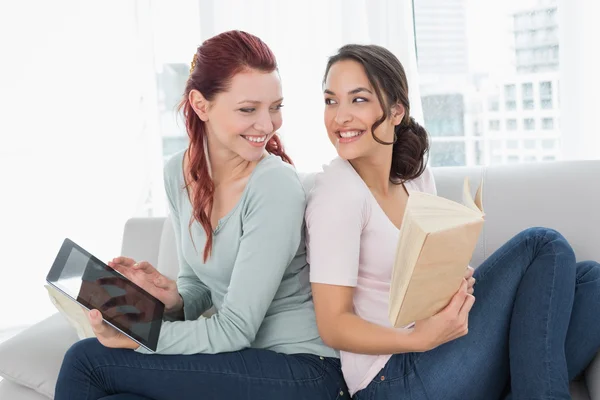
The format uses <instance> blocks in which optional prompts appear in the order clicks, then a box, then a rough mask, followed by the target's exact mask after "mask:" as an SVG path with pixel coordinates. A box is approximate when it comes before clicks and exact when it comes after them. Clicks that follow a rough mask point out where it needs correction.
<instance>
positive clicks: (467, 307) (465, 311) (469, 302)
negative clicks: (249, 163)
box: [458, 294, 475, 321]
mask: <svg viewBox="0 0 600 400" xmlns="http://www.w3.org/2000/svg"><path fill="white" fill-rule="evenodd" d="M473 304H475V296H473V295H471V294H467V296H466V298H465V301H464V303H463V304H462V307H461V308H460V311H459V313H458V317H459V320H460V321H467V320H468V318H469V312H470V311H471V308H472V307H473Z"/></svg>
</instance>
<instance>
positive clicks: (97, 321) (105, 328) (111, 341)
mask: <svg viewBox="0 0 600 400" xmlns="http://www.w3.org/2000/svg"><path fill="white" fill-rule="evenodd" d="M87 315H88V320H89V321H90V324H91V325H92V329H93V330H94V334H95V335H96V338H98V341H99V342H100V343H102V345H104V346H105V347H110V348H112V349H132V350H135V349H137V348H138V347H139V346H140V345H139V344H137V343H136V342H134V341H133V340H132V339H130V338H128V337H127V336H125V335H124V334H122V333H121V332H119V331H118V330H116V329H115V328H113V327H112V326H110V325H108V324H106V323H104V321H102V314H100V311H98V310H92V311H90V312H88V313H87Z"/></svg>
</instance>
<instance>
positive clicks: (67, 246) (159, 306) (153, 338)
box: [46, 238, 165, 352]
mask: <svg viewBox="0 0 600 400" xmlns="http://www.w3.org/2000/svg"><path fill="white" fill-rule="evenodd" d="M73 249H76V250H78V251H80V252H81V253H82V254H84V255H85V256H86V257H89V258H90V260H91V261H92V262H94V263H97V264H99V265H101V266H103V267H105V268H106V270H107V271H108V272H109V273H110V274H112V275H114V276H115V277H118V278H121V279H125V280H126V281H127V282H128V283H129V284H131V285H133V286H135V287H136V288H138V289H139V290H140V291H142V292H143V293H144V294H146V295H147V297H148V298H149V299H151V300H152V301H153V302H155V306H154V315H153V316H152V321H153V322H152V323H151V326H150V334H149V338H148V340H146V339H145V338H143V337H141V336H139V335H137V334H135V333H134V332H132V331H130V330H129V329H127V327H125V326H123V325H122V324H120V323H119V322H117V321H115V320H114V318H107V317H106V315H105V314H104V313H102V311H101V310H98V311H100V312H101V313H102V318H103V319H104V321H105V322H107V323H108V324H110V325H111V326H113V327H114V328H115V329H117V330H119V331H120V332H122V333H123V334H124V335H126V336H128V337H130V338H131V339H133V340H134V341H136V342H137V343H138V344H139V345H140V346H143V347H145V348H146V349H148V350H150V351H152V352H155V351H156V348H157V345H158V338H159V336H160V328H161V326H162V319H163V316H164V308H165V306H164V304H163V303H162V302H161V301H160V300H158V299H157V298H156V297H154V296H152V295H151V294H150V293H148V292H147V291H146V290H144V289H142V288H141V287H139V286H138V285H136V284H135V283H133V282H132V281H130V280H129V279H128V278H127V277H125V276H124V275H121V274H120V273H118V272H117V271H115V270H114V269H112V268H111V267H109V266H108V265H106V263H104V262H102V261H100V260H99V259H98V258H96V257H95V256H93V255H92V254H91V253H90V252H88V251H86V250H85V249H84V248H82V247H81V246H79V245H78V244H77V243H75V242H73V241H72V240H71V239H69V238H66V239H65V240H64V242H63V244H62V246H61V248H60V250H59V252H58V254H57V255H56V259H55V260H54V263H53V264H52V268H50V271H49V272H48V275H47V276H46V282H48V284H50V285H52V286H53V287H54V288H56V289H57V290H59V291H61V292H62V293H64V294H65V295H66V296H67V297H69V298H70V299H71V300H73V301H75V302H76V303H78V304H80V305H82V306H83V307H85V308H86V309H87V310H90V307H91V304H89V303H87V302H85V301H82V300H81V299H76V298H73V296H71V295H69V294H68V293H65V292H64V291H63V290H62V289H61V288H59V287H58V286H57V285H56V284H55V282H56V281H57V280H58V278H59V277H60V275H61V273H62V271H63V269H64V267H65V265H66V263H67V259H68V257H69V255H70V254H71V251H72V250H73Z"/></svg>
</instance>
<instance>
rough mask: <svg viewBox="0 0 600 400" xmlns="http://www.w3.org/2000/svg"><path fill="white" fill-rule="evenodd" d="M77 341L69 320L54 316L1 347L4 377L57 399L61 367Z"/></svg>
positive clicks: (1, 363) (1, 365) (0, 358)
mask: <svg viewBox="0 0 600 400" xmlns="http://www.w3.org/2000/svg"><path fill="white" fill-rule="evenodd" d="M77 340H78V338H77V334H76V333H75V331H74V330H73V328H72V327H71V326H70V325H69V323H68V322H67V321H66V320H65V318H64V317H63V316H62V315H61V314H58V313H57V314H54V315H53V316H51V317H49V318H47V319H45V320H43V321H42V322H40V323H38V324H36V325H34V326H32V327H31V328H29V329H27V330H25V331H23V332H21V333H20V334H18V335H17V336H15V337H13V338H11V339H9V340H7V341H6V342H4V343H2V344H1V345H0V376H2V377H3V378H4V379H8V380H10V381H13V382H15V383H18V384H20V385H23V386H25V387H28V388H30V389H33V390H35V391H36V392H38V393H40V394H42V395H44V396H46V397H49V398H54V387H55V386H56V379H57V378H58V372H59V370H60V365H61V363H62V360H63V358H64V355H65V353H66V351H67V350H68V349H69V347H71V345H72V344H73V343H75V342H76V341H77Z"/></svg>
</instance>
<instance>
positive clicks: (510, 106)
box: [504, 100, 517, 111]
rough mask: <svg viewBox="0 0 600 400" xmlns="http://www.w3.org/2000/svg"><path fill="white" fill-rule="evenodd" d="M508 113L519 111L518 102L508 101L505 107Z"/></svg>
mask: <svg viewBox="0 0 600 400" xmlns="http://www.w3.org/2000/svg"><path fill="white" fill-rule="evenodd" d="M504 106H505V107H506V111H514V110H516V109H517V102H516V101H514V100H507V101H506V103H505V105H504Z"/></svg>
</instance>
